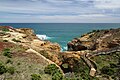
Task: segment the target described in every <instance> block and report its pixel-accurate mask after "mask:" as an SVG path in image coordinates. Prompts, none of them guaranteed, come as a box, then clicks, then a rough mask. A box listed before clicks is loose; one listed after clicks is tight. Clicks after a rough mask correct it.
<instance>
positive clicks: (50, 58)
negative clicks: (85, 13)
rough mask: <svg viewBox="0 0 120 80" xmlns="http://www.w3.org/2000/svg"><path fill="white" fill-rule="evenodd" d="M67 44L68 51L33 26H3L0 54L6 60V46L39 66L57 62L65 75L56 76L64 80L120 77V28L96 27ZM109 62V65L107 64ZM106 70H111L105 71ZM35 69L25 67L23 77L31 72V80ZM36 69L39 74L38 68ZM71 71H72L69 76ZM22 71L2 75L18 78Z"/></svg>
mask: <svg viewBox="0 0 120 80" xmlns="http://www.w3.org/2000/svg"><path fill="white" fill-rule="evenodd" d="M67 45H68V51H64V52H61V51H60V49H61V48H60V46H59V44H57V43H51V42H50V41H44V40H41V39H39V38H38V37H37V36H36V34H34V31H33V30H32V29H29V28H18V29H15V28H12V27H10V26H0V52H1V54H0V56H2V57H1V59H2V58H3V60H4V56H3V55H2V53H3V51H4V50H5V49H8V48H9V49H10V50H11V53H12V56H13V60H15V59H16V57H17V58H18V59H20V60H23V59H21V57H22V58H27V59H28V62H31V64H34V63H35V62H37V64H35V65H36V66H37V68H36V69H38V68H39V67H38V65H42V66H43V67H45V66H48V65H50V64H55V65H56V66H57V68H58V69H59V70H60V72H61V74H62V76H63V77H60V75H59V76H58V74H57V78H59V79H57V78H56V76H55V79H54V80H62V79H63V78H64V79H63V80H71V79H77V80H82V79H84V80H93V79H95V80H104V79H105V80H109V79H116V80H119V79H120V78H119V76H120V75H119V68H118V67H117V66H119V65H120V61H119V59H120V28H119V29H110V30H93V31H92V32H89V33H86V34H84V35H82V36H81V37H80V38H75V39H73V40H72V41H71V42H69V43H68V44H67ZM5 59H6V58H5ZM0 61H2V60H0ZM16 61H17V60H16ZM24 61H25V60H23V62H24ZM2 62H4V61H2ZM13 63H14V61H13ZM15 63H16V62H15ZM21 64H23V63H21ZM25 64H27V63H25ZM111 64H112V65H114V68H112V67H111V66H110V65H111ZM10 65H12V64H10ZM14 65H15V64H14ZM106 66H107V67H109V68H107V69H106V68H104V67H106ZM17 67H18V66H16V68H17ZM25 69H26V68H25ZM32 69H33V70H32ZM32 69H31V72H32V73H33V72H34V67H33V66H32ZM102 70H103V71H102ZM105 70H106V71H107V72H104V71H105ZM42 71H43V70H42ZM53 71H54V70H53ZM108 72H109V73H108ZM32 73H30V72H29V71H27V73H24V71H22V72H21V73H20V74H22V75H25V76H24V77H23V79H25V78H26V77H27V76H28V77H27V79H28V80H30V74H32ZM36 73H37V74H38V72H36ZM68 73H69V75H68V76H67V74H68ZM20 74H19V73H18V74H13V75H14V78H13V76H11V75H8V77H6V76H5V75H6V73H5V74H2V75H0V79H3V80H4V79H8V78H9V76H11V79H12V80H15V77H16V76H18V75H20ZM45 75H46V74H44V72H43V76H41V78H42V80H46V78H45ZM55 75H56V74H55ZM19 77H22V76H19ZM49 77H50V79H48V80H51V79H52V80H53V75H52V76H50V75H49ZM51 77H52V78H51ZM18 80H21V79H18Z"/></svg>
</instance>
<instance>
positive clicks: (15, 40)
mask: <svg viewBox="0 0 120 80" xmlns="http://www.w3.org/2000/svg"><path fill="white" fill-rule="evenodd" d="M12 41H14V42H21V41H20V40H17V39H15V38H13V39H12Z"/></svg>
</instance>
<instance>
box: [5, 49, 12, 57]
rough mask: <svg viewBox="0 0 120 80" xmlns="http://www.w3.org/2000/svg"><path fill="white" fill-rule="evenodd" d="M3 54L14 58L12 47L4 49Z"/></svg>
mask: <svg viewBox="0 0 120 80" xmlns="http://www.w3.org/2000/svg"><path fill="white" fill-rule="evenodd" d="M3 55H4V56H7V57H8V58H12V54H11V52H10V49H8V48H6V49H4V50H3Z"/></svg>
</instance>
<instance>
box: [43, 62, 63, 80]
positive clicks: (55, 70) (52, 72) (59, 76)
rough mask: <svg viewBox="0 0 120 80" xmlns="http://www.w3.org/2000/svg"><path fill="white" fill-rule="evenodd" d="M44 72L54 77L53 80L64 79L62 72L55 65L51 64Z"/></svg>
mask: <svg viewBox="0 0 120 80" xmlns="http://www.w3.org/2000/svg"><path fill="white" fill-rule="evenodd" d="M44 72H45V73H46V74H49V75H52V80H62V79H63V75H62V72H61V71H60V70H59V68H58V67H57V66H56V65H55V64H50V65H48V66H47V67H45V69H44Z"/></svg>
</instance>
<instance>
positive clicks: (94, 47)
mask: <svg viewBox="0 0 120 80" xmlns="http://www.w3.org/2000/svg"><path fill="white" fill-rule="evenodd" d="M67 45H68V52H72V53H71V55H72V54H73V55H76V56H79V57H80V59H82V60H80V59H79V58H77V59H78V60H77V61H74V62H81V61H83V63H86V64H87V66H88V67H89V71H90V72H89V75H91V76H96V77H97V78H98V79H100V80H103V79H105V80H110V79H120V77H119V76H120V75H119V70H120V68H119V67H117V66H119V65H120V61H119V59H120V29H110V30H94V31H92V32H89V33H87V34H84V35H82V36H81V37H80V38H75V39H73V40H72V41H71V42H69V43H68V44H67ZM65 54H66V55H65ZM65 54H64V55H63V56H64V57H65V56H67V53H65ZM73 55H72V56H71V59H72V58H74V59H75V58H76V57H75V56H74V57H73ZM67 58H69V57H66V59H67ZM69 61H70V60H69ZM66 63H68V64H69V65H70V62H66ZM74 65H75V66H77V65H79V63H77V64H74ZM113 65H114V67H113ZM75 66H73V68H72V69H73V70H74V67H75ZM79 67H80V66H79ZM83 68H84V67H83ZM86 69H87V68H86ZM86 69H85V70H86ZM82 70H83V69H82ZM83 71H84V70H83ZM96 71H97V72H96ZM79 74H81V73H79ZM84 75H86V74H84ZM105 75H106V77H105Z"/></svg>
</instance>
